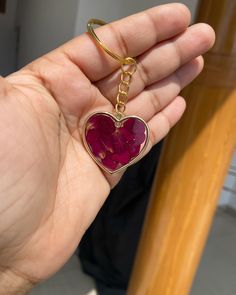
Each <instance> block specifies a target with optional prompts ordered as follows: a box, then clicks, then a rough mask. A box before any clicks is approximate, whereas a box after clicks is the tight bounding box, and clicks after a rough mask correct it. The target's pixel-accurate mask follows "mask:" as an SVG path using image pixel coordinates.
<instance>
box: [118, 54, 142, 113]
mask: <svg viewBox="0 0 236 295" xmlns="http://www.w3.org/2000/svg"><path fill="white" fill-rule="evenodd" d="M136 69H137V63H136V60H135V59H133V58H131V57H127V58H126V59H125V63H123V64H122V65H121V75H120V84H119V87H118V94H117V96H116V105H115V111H116V114H117V115H118V116H119V117H123V116H124V112H125V109H126V103H127V100H128V93H129V88H130V83H131V81H132V78H133V74H134V73H135V72H136Z"/></svg>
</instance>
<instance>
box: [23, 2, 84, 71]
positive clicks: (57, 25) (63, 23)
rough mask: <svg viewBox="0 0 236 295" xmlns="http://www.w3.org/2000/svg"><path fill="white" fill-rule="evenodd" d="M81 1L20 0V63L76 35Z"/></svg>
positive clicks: (26, 61)
mask: <svg viewBox="0 0 236 295" xmlns="http://www.w3.org/2000/svg"><path fill="white" fill-rule="evenodd" d="M78 3H79V1H78V0H59V1H58V0H20V1H19V6H18V20H17V22H18V23H19V25H20V26H21V34H20V46H19V57H18V61H19V62H18V65H19V67H22V66H23V65H25V64H27V63H28V62H30V61H32V60H33V59H35V58H37V57H39V56H41V55H42V54H44V53H46V52H48V51H50V50H52V49H54V48H56V47H57V46H59V45H60V44H62V43H64V42H66V41H68V40H69V39H71V38H72V37H73V34H74V28H75V22H76V16H77V9H78Z"/></svg>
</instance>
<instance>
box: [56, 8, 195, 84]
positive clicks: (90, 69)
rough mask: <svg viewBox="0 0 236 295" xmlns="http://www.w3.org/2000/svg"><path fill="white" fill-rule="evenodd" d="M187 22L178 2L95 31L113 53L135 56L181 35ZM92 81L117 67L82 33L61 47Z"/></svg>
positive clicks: (185, 11) (113, 61)
mask: <svg viewBox="0 0 236 295" xmlns="http://www.w3.org/2000/svg"><path fill="white" fill-rule="evenodd" d="M189 23H190V12H189V10H188V8H187V7H186V6H185V5H183V4H180V3H172V4H166V5H160V6H157V7H154V8H151V9H148V10H146V11H143V12H140V13H137V14H134V15H132V16H129V17H126V18H124V19H122V20H118V21H115V22H113V23H110V24H107V25H105V26H102V27H100V28H97V29H96V33H97V35H98V36H99V38H100V39H101V40H102V42H104V43H105V44H106V45H107V46H108V47H109V48H110V49H111V50H112V51H114V52H115V53H117V54H119V55H121V56H123V57H127V56H131V57H136V56H138V55H140V54H142V53H144V52H145V51H146V50H148V49H150V48H151V47H152V46H154V45H155V44H157V43H159V42H161V41H164V40H166V39H169V38H171V37H173V36H175V35H177V34H179V33H181V32H183V31H184V30H185V29H186V28H187V27H188V25H189ZM58 50H60V51H62V52H63V53H65V54H66V55H67V56H68V57H69V58H70V60H72V61H73V62H74V63H75V64H76V65H77V66H78V67H79V68H80V69H81V70H82V71H83V72H84V74H85V75H86V76H87V77H88V78H89V79H90V80H91V81H93V82H95V81H98V80H100V79H102V78H104V77H106V76H107V75H109V74H111V73H112V72H113V71H114V70H116V69H117V68H118V67H119V66H120V65H119V63H118V62H117V61H116V60H113V59H112V58H111V57H110V56H108V55H106V53H105V52H104V51H103V50H102V49H101V48H100V47H99V46H98V45H97V43H96V42H95V41H94V40H93V39H92V38H91V37H90V36H89V35H88V34H83V35H81V36H79V37H77V38H75V39H73V40H71V41H69V42H68V43H66V44H64V45H63V46H61V47H60V48H59V49H58Z"/></svg>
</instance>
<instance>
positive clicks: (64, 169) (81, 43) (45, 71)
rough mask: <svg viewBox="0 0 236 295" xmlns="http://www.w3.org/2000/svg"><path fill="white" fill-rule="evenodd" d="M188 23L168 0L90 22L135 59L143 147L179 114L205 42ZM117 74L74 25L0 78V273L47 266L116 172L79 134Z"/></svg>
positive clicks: (35, 271)
mask: <svg viewBox="0 0 236 295" xmlns="http://www.w3.org/2000/svg"><path fill="white" fill-rule="evenodd" d="M189 22H190V13H189V11H188V9H187V8H186V7H185V6H183V5H182V4H169V5H163V6H159V7H156V8H152V9H150V10H147V11H145V12H142V13H139V14H136V15H134V16H130V17H128V18H125V19H123V20H120V21H117V22H115V23H112V24H109V25H106V26H104V27H100V28H98V29H97V34H98V35H99V37H100V38H101V40H103V41H104V43H105V44H107V45H108V46H109V48H111V49H112V50H113V51H115V52H117V53H119V54H120V55H122V56H134V57H136V58H137V61H138V70H137V73H136V74H135V76H134V79H133V82H132V84H131V89H130V99H129V102H128V104H127V112H126V113H127V114H135V115H137V116H140V117H142V118H143V119H144V120H146V121H147V122H148V124H149V127H150V129H151V142H150V144H149V146H148V148H147V152H148V151H149V150H150V149H151V147H152V146H153V145H155V144H156V143H157V142H158V141H160V140H161V139H162V138H163V137H164V136H165V135H166V134H167V133H168V131H169V130H170V128H171V127H172V126H173V125H174V124H175V123H176V122H177V121H178V120H179V119H180V117H181V115H182V113H183V112H184V109H185V101H184V99H183V98H182V97H180V96H178V94H179V92H180V90H181V89H182V88H183V87H184V86H186V85H187V84H188V83H190V82H191V81H192V80H193V79H194V78H195V77H196V76H197V75H198V74H199V73H200V71H201V70H202V67H203V59H202V57H201V56H200V55H201V54H203V53H204V52H206V51H207V50H208V49H209V48H210V47H211V46H212V45H213V43H214V32H213V30H212V29H211V28H210V27H209V26H208V25H206V24H196V25H193V26H191V27H189V28H188V26H189ZM119 74H120V71H119V64H118V63H117V62H116V61H114V60H113V59H112V58H110V57H109V56H107V55H106V54H105V53H104V52H103V51H102V50H100V48H98V47H97V45H96V44H95V43H94V41H93V40H92V39H91V38H90V36H89V35H88V34H84V35H82V36H80V37H78V38H75V39H74V40H72V41H70V42H68V43H66V44H65V45H63V46H61V47H59V48H57V49H56V50H54V51H53V52H50V53H49V54H47V55H45V56H43V57H41V58H39V59H38V60H36V61H34V62H32V63H31V64H29V65H27V66H26V67H24V68H23V69H21V70H20V71H18V72H16V73H14V74H12V75H10V76H8V77H6V78H1V79H0V118H1V120H0V145H1V150H0V267H1V270H2V273H4V272H5V271H6V270H7V271H9V270H10V271H11V272H12V273H14V274H15V275H16V276H19V277H22V278H24V279H25V280H29V281H35V282H37V281H40V280H42V279H45V278H48V277H49V276H50V275H52V274H53V273H55V272H56V271H57V270H58V269H59V268H60V267H61V266H62V265H63V264H64V263H65V262H66V261H67V259H68V258H69V257H70V256H71V255H72V253H73V251H74V250H75V248H76V247H77V245H78V243H79V241H80V239H81V237H82V235H83V234H84V232H85V230H86V229H87V228H88V226H89V225H90V223H91V222H92V221H93V219H94V218H95V216H96V214H97V213H98V211H99V209H100V208H101V206H102V204H103V203H104V201H105V199H106V198H107V196H108V194H109V192H110V189H111V187H113V186H114V185H116V184H117V182H118V181H119V179H120V177H121V176H122V174H121V173H120V174H119V175H108V174H106V173H103V172H102V171H101V170H100V168H99V167H98V166H97V165H96V164H95V163H94V161H93V160H92V159H91V158H90V156H89V155H88V153H87V152H86V150H85V149H84V146H83V144H82V140H81V134H82V126H83V123H84V121H85V120H86V118H87V116H88V115H89V114H90V113H92V112H94V111H99V110H100V111H111V110H112V109H113V104H114V98H115V96H116V91H117V85H118V82H119Z"/></svg>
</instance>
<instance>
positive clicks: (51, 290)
mask: <svg viewBox="0 0 236 295" xmlns="http://www.w3.org/2000/svg"><path fill="white" fill-rule="evenodd" d="M30 294H31V295H65V294H66V295H97V293H96V291H95V288H94V283H93V281H92V279H91V278H90V277H88V276H86V275H84V274H83V273H82V271H81V268H80V265H79V262H78V260H77V258H76V257H75V256H74V257H72V258H71V260H70V261H69V262H68V263H67V264H66V265H65V267H64V268H63V269H62V270H61V271H60V272H58V273H57V274H56V275H55V276H54V277H52V278H51V279H50V280H48V281H47V282H45V283H43V284H41V285H39V286H37V287H36V288H35V289H34V290H33V291H32V292H31V293H30ZM179 295H181V294H179ZM191 295H236V217H233V216H232V215H230V214H228V213H226V212H224V211H222V210H219V211H218V212H217V214H216V216H215V219H214V222H213V226H212V230H211V233H210V235H209V238H208V242H207V246H206V249H205V252H204V255H203V257H202V260H201V264H200V267H199V269H198V273H197V276H196V279H195V282H194V284H193V288H192V291H191Z"/></svg>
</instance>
